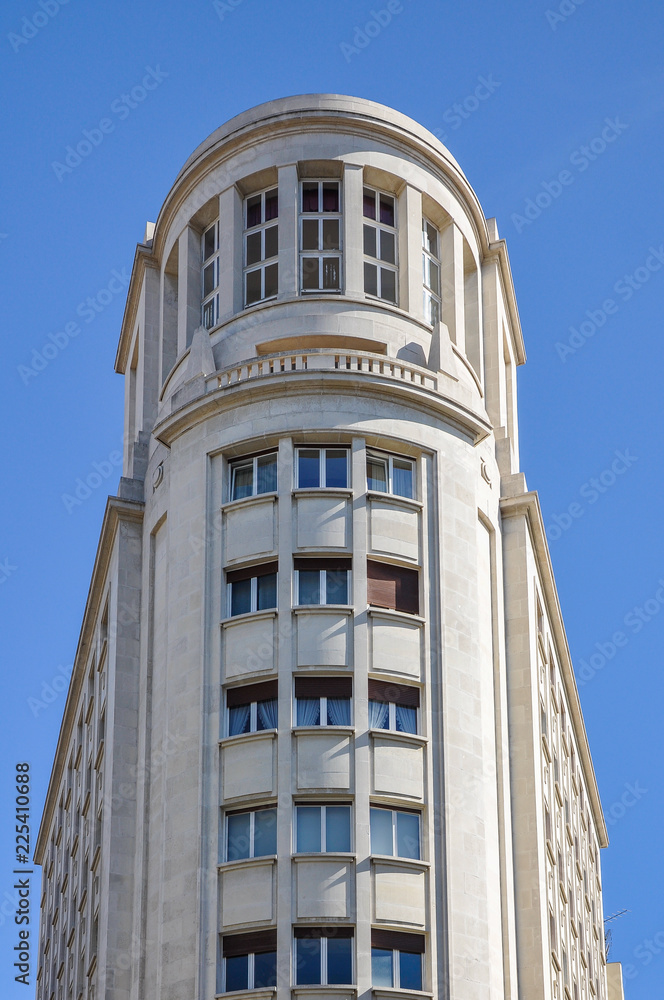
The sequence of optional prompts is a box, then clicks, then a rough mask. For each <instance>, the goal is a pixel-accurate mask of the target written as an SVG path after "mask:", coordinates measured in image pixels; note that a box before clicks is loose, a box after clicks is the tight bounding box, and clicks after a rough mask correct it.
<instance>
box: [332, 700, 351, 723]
mask: <svg viewBox="0 0 664 1000" xmlns="http://www.w3.org/2000/svg"><path fill="white" fill-rule="evenodd" d="M327 723H328V725H329V726H350V698H328V699H327Z"/></svg>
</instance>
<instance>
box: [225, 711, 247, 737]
mask: <svg viewBox="0 0 664 1000" xmlns="http://www.w3.org/2000/svg"><path fill="white" fill-rule="evenodd" d="M250 728H251V707H250V706H249V705H234V706H233V708H229V709H228V735H229V736H241V735H242V733H248V732H249V730H250Z"/></svg>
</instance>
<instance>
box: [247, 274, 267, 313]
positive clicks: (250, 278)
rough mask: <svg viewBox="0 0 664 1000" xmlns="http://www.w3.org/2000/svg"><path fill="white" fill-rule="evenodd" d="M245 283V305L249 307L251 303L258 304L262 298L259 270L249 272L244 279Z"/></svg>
mask: <svg viewBox="0 0 664 1000" xmlns="http://www.w3.org/2000/svg"><path fill="white" fill-rule="evenodd" d="M246 282H247V293H246V304H247V305H248V306H250V305H251V303H252V302H260V300H261V298H262V297H263V296H262V290H261V272H260V268H259V270H258V271H249V274H248V275H247V277H246Z"/></svg>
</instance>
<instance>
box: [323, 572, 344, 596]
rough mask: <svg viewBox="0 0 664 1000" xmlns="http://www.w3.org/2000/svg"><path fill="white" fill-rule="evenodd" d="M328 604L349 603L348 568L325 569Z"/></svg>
mask: <svg viewBox="0 0 664 1000" xmlns="http://www.w3.org/2000/svg"><path fill="white" fill-rule="evenodd" d="M325 572H326V575H327V578H326V581H325V584H326V588H325V589H326V597H325V603H326V604H348V570H345V569H340V570H336V569H328V570H325Z"/></svg>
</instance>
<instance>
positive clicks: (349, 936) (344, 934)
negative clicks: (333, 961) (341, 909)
mask: <svg viewBox="0 0 664 1000" xmlns="http://www.w3.org/2000/svg"><path fill="white" fill-rule="evenodd" d="M316 931H319V932H323V933H318V934H317V933H316ZM325 931H329V932H330V933H324V932H325ZM298 932H301V933H298ZM329 938H334V939H336V940H348V941H350V972H351V981H350V983H331V982H330V970H329V964H328V962H329V954H328V947H327V942H328V939H329ZM316 939H317V940H319V941H320V954H319V960H320V965H319V968H320V981H319V982H318V983H305V982H300V981H299V978H298V944H297V942H298V941H307V940H316ZM355 978H356V968H355V929H354V928H353V927H348V926H347V925H339V926H336V927H294V928H293V984H294V986H353V985H355Z"/></svg>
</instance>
